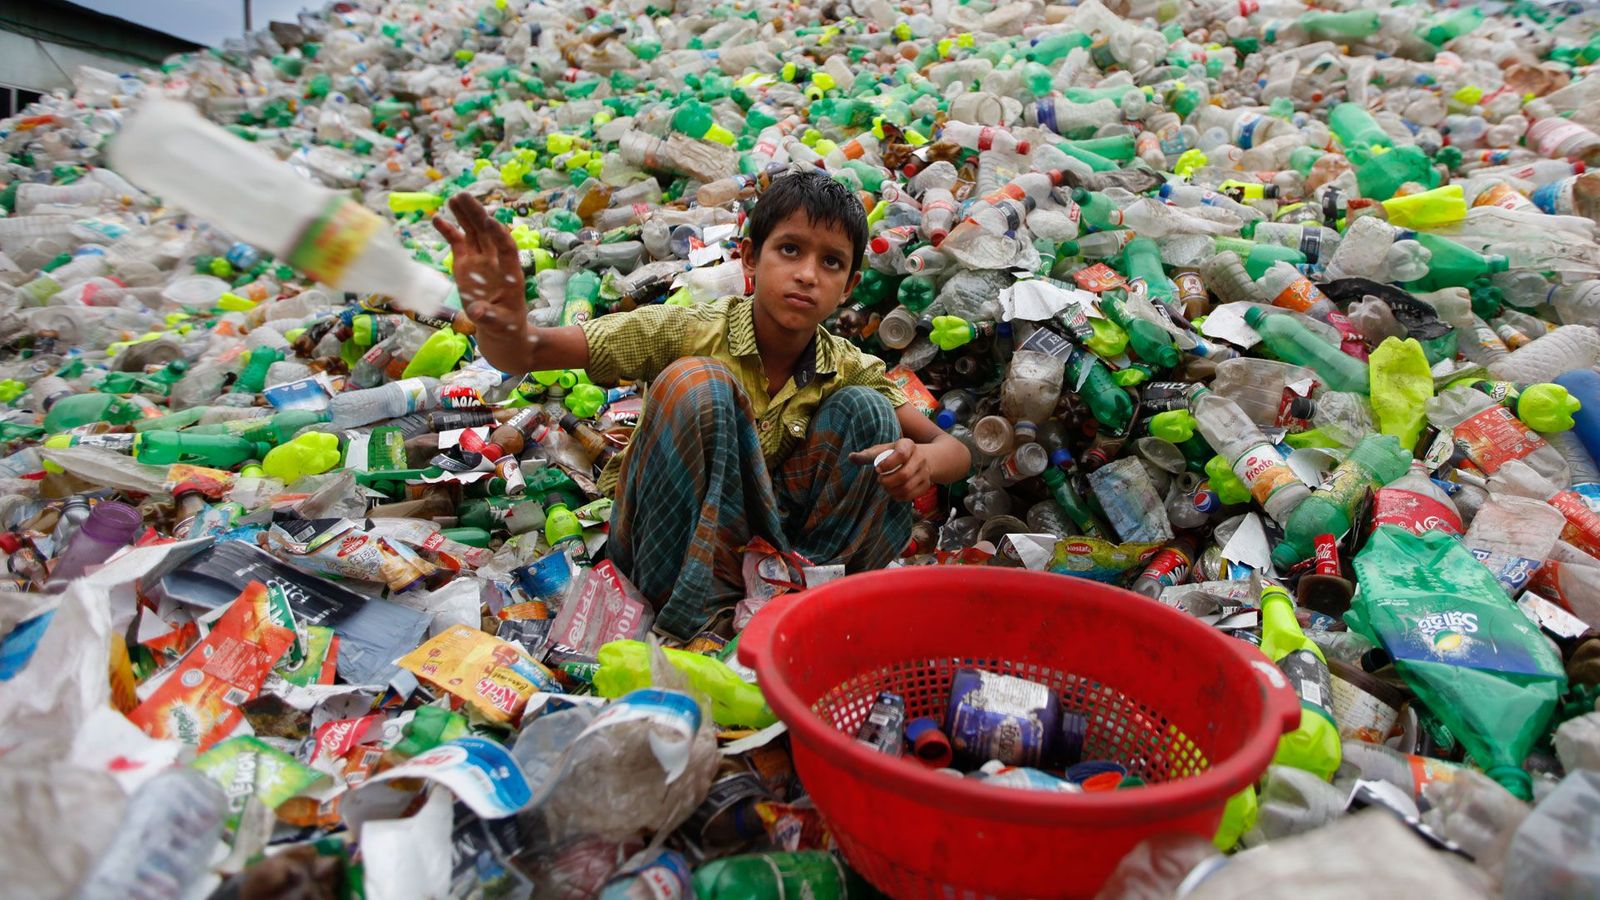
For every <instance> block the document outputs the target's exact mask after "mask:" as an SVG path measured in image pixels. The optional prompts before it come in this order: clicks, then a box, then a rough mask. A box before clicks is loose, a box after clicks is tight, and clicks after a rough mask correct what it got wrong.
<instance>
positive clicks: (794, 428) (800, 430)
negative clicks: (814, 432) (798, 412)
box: [789, 422, 806, 437]
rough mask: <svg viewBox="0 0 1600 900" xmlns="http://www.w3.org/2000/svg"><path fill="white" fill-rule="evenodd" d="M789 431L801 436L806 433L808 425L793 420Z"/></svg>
mask: <svg viewBox="0 0 1600 900" xmlns="http://www.w3.org/2000/svg"><path fill="white" fill-rule="evenodd" d="M789 433H790V434H792V435H794V436H795V437H800V436H801V435H803V434H805V433H806V427H805V426H804V425H801V424H800V423H799V422H792V423H790V425H789Z"/></svg>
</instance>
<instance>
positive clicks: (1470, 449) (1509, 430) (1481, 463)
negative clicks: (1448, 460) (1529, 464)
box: [1455, 406, 1548, 475]
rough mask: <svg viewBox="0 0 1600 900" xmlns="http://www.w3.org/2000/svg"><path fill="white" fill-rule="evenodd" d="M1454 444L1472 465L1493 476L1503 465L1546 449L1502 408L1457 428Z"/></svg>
mask: <svg viewBox="0 0 1600 900" xmlns="http://www.w3.org/2000/svg"><path fill="white" fill-rule="evenodd" d="M1455 442H1456V444H1457V445H1458V446H1461V447H1464V448H1465V449H1466V451H1467V457H1468V458H1469V459H1471V460H1472V464H1473V465H1475V466H1477V467H1478V468H1479V469H1482V470H1483V473H1484V474H1485V475H1493V474H1494V473H1495V472H1498V471H1500V467H1501V466H1503V465H1505V464H1506V463H1508V462H1510V461H1512V460H1514V459H1522V458H1523V457H1525V456H1529V455H1531V454H1533V453H1536V452H1538V451H1540V450H1543V449H1544V448H1545V447H1546V446H1548V445H1547V444H1546V443H1545V441H1544V438H1542V437H1540V436H1539V435H1538V433H1536V432H1535V431H1533V429H1531V428H1529V427H1528V426H1526V425H1524V424H1522V422H1521V420H1519V419H1518V418H1517V417H1516V416H1515V415H1514V414H1512V412H1511V410H1509V409H1506V408H1505V407H1504V406H1491V407H1489V408H1488V409H1486V410H1484V411H1483V412H1480V413H1478V414H1477V415H1475V416H1473V417H1472V418H1470V419H1468V420H1466V421H1465V422H1462V423H1461V424H1460V425H1457V426H1456V428H1455Z"/></svg>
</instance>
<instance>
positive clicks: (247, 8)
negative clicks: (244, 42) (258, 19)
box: [244, 0, 250, 34]
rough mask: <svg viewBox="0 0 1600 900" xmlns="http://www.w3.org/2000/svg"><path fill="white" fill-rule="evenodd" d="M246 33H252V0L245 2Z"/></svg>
mask: <svg viewBox="0 0 1600 900" xmlns="http://www.w3.org/2000/svg"><path fill="white" fill-rule="evenodd" d="M244 33H245V34H249V33H250V0H244Z"/></svg>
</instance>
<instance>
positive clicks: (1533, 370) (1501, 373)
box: [1489, 325, 1600, 384]
mask: <svg viewBox="0 0 1600 900" xmlns="http://www.w3.org/2000/svg"><path fill="white" fill-rule="evenodd" d="M1597 362H1600V330H1596V329H1595V328H1594V327H1593V326H1592V325H1563V326H1561V327H1560V328H1557V329H1556V330H1555V331H1552V332H1550V333H1549V334H1546V335H1544V336H1543V337H1540V338H1537V339H1536V340H1534V341H1532V342H1530V343H1528V344H1526V345H1524V346H1523V347H1521V348H1520V349H1518V350H1515V351H1513V352H1512V353H1511V354H1510V355H1509V356H1507V357H1505V358H1504V359H1500V360H1497V361H1495V362H1493V363H1491V364H1490V366H1489V374H1491V375H1493V376H1494V377H1495V378H1497V379H1500V380H1501V381H1515V382H1519V383H1522V384H1537V383H1540V382H1545V381H1550V380H1551V379H1553V378H1555V377H1556V376H1558V375H1564V374H1566V373H1567V372H1571V371H1573V370H1575V369H1588V368H1591V367H1593V366H1594V365H1595V364H1596V363H1597Z"/></svg>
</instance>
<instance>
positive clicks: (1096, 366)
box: [1067, 347, 1133, 433]
mask: <svg viewBox="0 0 1600 900" xmlns="http://www.w3.org/2000/svg"><path fill="white" fill-rule="evenodd" d="M1067 383H1068V384H1076V385H1079V388H1078V394H1079V395H1080V396H1081V397H1082V398H1083V401H1084V402H1085V403H1087V404H1088V405H1089V412H1091V413H1093V414H1094V418H1095V421H1097V422H1099V423H1100V424H1101V425H1104V426H1105V427H1107V428H1109V429H1111V430H1112V431H1115V432H1118V433H1120V432H1122V431H1123V430H1124V429H1126V428H1127V427H1128V423H1129V422H1131V421H1132V420H1133V397H1132V396H1130V395H1129V394H1128V392H1127V391H1125V390H1123V389H1122V388H1121V387H1118V386H1117V383H1116V382H1115V381H1113V380H1112V378H1111V373H1110V372H1109V371H1108V370H1107V369H1106V364H1105V363H1104V362H1101V361H1100V357H1098V356H1095V355H1094V354H1093V353H1090V352H1088V351H1087V350H1080V349H1078V348H1077V347H1074V348H1072V355H1071V356H1069V357H1067Z"/></svg>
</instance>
